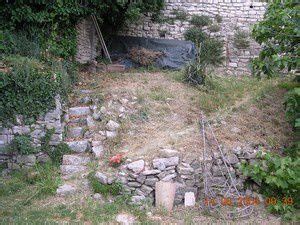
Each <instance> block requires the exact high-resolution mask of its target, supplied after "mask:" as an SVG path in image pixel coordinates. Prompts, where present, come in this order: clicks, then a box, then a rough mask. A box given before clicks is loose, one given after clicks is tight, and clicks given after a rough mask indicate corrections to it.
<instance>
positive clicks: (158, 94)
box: [149, 86, 173, 102]
mask: <svg viewBox="0 0 300 225" xmlns="http://www.w3.org/2000/svg"><path fill="white" fill-rule="evenodd" d="M149 97H150V98H151V99H152V100H154V101H162V102H165V101H167V100H168V99H170V98H173V95H172V94H171V93H170V92H169V91H168V90H166V88H164V87H160V86H157V87H153V88H151V89H150V93H149Z"/></svg>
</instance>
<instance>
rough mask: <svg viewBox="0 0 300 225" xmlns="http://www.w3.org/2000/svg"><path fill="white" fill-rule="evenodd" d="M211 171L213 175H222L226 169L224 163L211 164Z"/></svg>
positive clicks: (225, 172)
mask: <svg viewBox="0 0 300 225" xmlns="http://www.w3.org/2000/svg"><path fill="white" fill-rule="evenodd" d="M212 172H213V175H214V176H223V175H226V174H227V169H226V167H225V166H224V165H223V166H213V167H212Z"/></svg>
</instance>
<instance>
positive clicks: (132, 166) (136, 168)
mask: <svg viewBox="0 0 300 225" xmlns="http://www.w3.org/2000/svg"><path fill="white" fill-rule="evenodd" d="M144 168H145V161H144V160H142V159H141V160H138V161H135V162H132V163H129V164H128V165H127V169H129V170H131V171H132V172H134V173H140V172H142V171H143V170H144Z"/></svg>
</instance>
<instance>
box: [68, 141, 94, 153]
mask: <svg viewBox="0 0 300 225" xmlns="http://www.w3.org/2000/svg"><path fill="white" fill-rule="evenodd" d="M66 144H67V145H68V146H69V147H70V148H71V150H72V151H74V152H78V153H80V152H85V151H86V150H87V149H88V144H89V143H88V141H87V140H84V141H70V142H66Z"/></svg>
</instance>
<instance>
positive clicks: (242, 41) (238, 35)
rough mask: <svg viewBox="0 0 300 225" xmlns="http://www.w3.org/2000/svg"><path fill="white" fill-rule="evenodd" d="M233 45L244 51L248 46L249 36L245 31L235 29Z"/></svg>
mask: <svg viewBox="0 0 300 225" xmlns="http://www.w3.org/2000/svg"><path fill="white" fill-rule="evenodd" d="M233 43H234V45H235V47H236V48H238V49H246V48H249V46H250V40H249V34H248V33H247V32H246V31H242V30H240V29H237V30H236V31H235V33H234V40H233Z"/></svg>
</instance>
